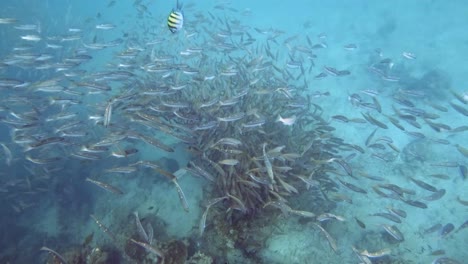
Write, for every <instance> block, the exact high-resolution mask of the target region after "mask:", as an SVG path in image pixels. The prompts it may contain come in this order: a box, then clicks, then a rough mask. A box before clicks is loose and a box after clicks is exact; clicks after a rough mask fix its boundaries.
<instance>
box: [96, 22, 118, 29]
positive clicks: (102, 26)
mask: <svg viewBox="0 0 468 264" xmlns="http://www.w3.org/2000/svg"><path fill="white" fill-rule="evenodd" d="M114 28H115V25H114V24H110V23H107V24H98V25H96V29H102V30H110V29H114Z"/></svg>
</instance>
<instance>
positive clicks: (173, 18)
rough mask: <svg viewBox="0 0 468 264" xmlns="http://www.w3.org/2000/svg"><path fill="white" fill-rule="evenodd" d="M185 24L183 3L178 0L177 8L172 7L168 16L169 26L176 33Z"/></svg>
mask: <svg viewBox="0 0 468 264" xmlns="http://www.w3.org/2000/svg"><path fill="white" fill-rule="evenodd" d="M183 25H184V14H183V13H182V5H181V4H179V0H177V8H176V9H172V11H171V13H170V14H169V17H168V18H167V26H168V27H169V30H170V31H171V32H172V33H176V32H177V31H179V30H181V29H182V26H183Z"/></svg>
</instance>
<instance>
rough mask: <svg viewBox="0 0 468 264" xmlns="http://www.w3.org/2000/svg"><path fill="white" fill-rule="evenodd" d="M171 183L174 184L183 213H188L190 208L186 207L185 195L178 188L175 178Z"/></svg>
mask: <svg viewBox="0 0 468 264" xmlns="http://www.w3.org/2000/svg"><path fill="white" fill-rule="evenodd" d="M172 183H174V185H175V187H176V190H177V195H178V196H179V200H180V203H181V204H182V207H183V208H184V211H185V212H187V213H188V212H189V210H190V207H189V205H188V202H187V199H186V198H185V194H184V192H183V191H182V188H181V187H180V185H179V183H178V182H177V178H176V177H175V176H174V179H172Z"/></svg>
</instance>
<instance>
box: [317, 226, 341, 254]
mask: <svg viewBox="0 0 468 264" xmlns="http://www.w3.org/2000/svg"><path fill="white" fill-rule="evenodd" d="M313 224H314V225H315V226H316V227H317V228H318V229H320V231H322V233H323V234H324V235H325V237H326V238H327V240H328V244H329V245H330V247H331V248H332V249H333V251H334V252H335V253H338V246H337V245H336V241H335V239H334V238H333V237H332V236H331V235H330V234H329V233H328V232H327V230H325V229H324V228H323V227H322V226H321V225H319V224H317V223H313Z"/></svg>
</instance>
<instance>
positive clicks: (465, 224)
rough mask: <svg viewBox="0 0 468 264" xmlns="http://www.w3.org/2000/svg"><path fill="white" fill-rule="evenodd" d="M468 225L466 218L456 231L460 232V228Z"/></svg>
mask: <svg viewBox="0 0 468 264" xmlns="http://www.w3.org/2000/svg"><path fill="white" fill-rule="evenodd" d="M467 227H468V220H466V221H465V222H464V223H463V224H461V225H460V227H459V228H457V231H455V233H458V232H459V231H460V230H462V229H464V228H467Z"/></svg>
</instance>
